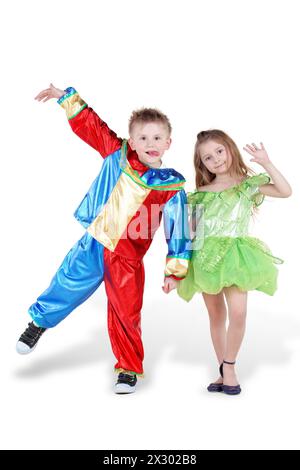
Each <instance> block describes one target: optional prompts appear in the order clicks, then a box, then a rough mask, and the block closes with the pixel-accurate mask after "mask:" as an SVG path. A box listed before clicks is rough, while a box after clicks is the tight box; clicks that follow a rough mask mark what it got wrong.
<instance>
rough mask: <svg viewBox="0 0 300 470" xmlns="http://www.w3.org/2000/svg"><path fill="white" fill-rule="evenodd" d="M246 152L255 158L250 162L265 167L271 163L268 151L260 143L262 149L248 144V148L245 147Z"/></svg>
mask: <svg viewBox="0 0 300 470" xmlns="http://www.w3.org/2000/svg"><path fill="white" fill-rule="evenodd" d="M243 149H244V150H246V152H248V153H249V154H250V155H252V157H253V158H251V159H250V162H255V163H258V164H259V165H262V166H265V165H267V164H268V163H271V160H270V159H269V156H268V154H267V151H266V149H265V147H264V145H263V143H262V142H261V143H260V148H259V147H257V145H256V144H254V143H252V144H251V145H249V144H247V145H246V147H243Z"/></svg>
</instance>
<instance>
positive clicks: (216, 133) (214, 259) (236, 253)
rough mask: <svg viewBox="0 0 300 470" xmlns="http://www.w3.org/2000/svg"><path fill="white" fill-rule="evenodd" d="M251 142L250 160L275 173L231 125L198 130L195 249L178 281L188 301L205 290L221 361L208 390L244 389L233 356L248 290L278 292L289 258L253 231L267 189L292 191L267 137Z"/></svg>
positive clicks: (272, 192)
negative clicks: (238, 140) (228, 130)
mask: <svg viewBox="0 0 300 470" xmlns="http://www.w3.org/2000/svg"><path fill="white" fill-rule="evenodd" d="M244 150H245V151H246V152H248V153H249V154H250V155H251V156H252V159H251V160H250V161H252V162H256V163H258V164H259V165H261V166H262V167H263V169H264V170H265V171H266V172H267V173H268V174H269V175H270V176H268V175H267V174H266V173H261V174H259V175H254V172H253V171H252V170H250V169H249V168H248V167H247V166H246V164H245V163H244V161H243V159H242V157H241V154H240V152H239V150H238V148H237V146H236V144H235V143H234V142H233V140H232V139H231V138H230V137H229V136H228V135H227V134H225V133H224V132H222V131H220V130H209V131H203V132H200V133H199V134H198V135H197V142H196V146H195V153H194V166H195V170H196V188H197V189H196V191H195V192H193V193H191V194H189V203H190V205H191V207H192V218H191V222H192V224H191V225H192V232H194V233H192V238H193V250H194V251H193V256H192V260H191V264H190V268H189V271H188V275H187V277H186V278H185V279H184V280H182V281H181V282H180V283H179V285H178V294H179V295H180V296H181V297H182V298H183V299H185V300H186V301H189V300H191V298H192V297H193V295H194V294H195V293H196V292H202V295H203V298H204V302H205V304H206V307H207V310H208V314H209V319H210V331H211V337H212V342H213V346H214V349H215V352H216V355H217V358H218V361H219V364H220V368H219V370H220V377H219V379H218V380H217V381H216V382H214V383H212V384H210V385H209V386H208V391H210V392H224V393H226V394H229V395H237V394H239V393H240V392H241V387H240V385H239V384H238V381H237V378H236V374H235V369H234V364H235V360H236V356H237V354H238V351H239V349H240V346H241V343H242V340H243V336H244V332H245V321H246V311H247V292H248V291H249V290H254V289H256V290H259V291H262V292H265V293H266V294H269V295H273V294H274V292H275V290H276V279H277V268H276V267H275V264H279V263H282V262H283V261H282V260H280V259H279V258H276V257H274V256H273V255H272V254H271V252H270V250H269V249H268V247H267V246H266V245H265V244H264V243H263V242H261V241H260V240H258V239H257V238H253V237H250V236H248V225H249V220H250V216H251V214H252V213H253V211H255V209H256V207H258V206H259V205H260V204H261V203H262V202H263V200H264V196H272V197H289V196H290V195H291V194H292V190H291V187H290V185H289V183H288V182H287V181H286V179H285V178H284V177H283V175H282V174H281V173H280V172H279V171H278V170H277V168H275V166H274V165H273V163H272V162H271V161H270V159H269V157H268V154H267V152H266V150H265V148H264V146H263V144H262V143H261V144H260V147H258V146H256V145H255V144H254V143H252V145H247V146H246V147H244ZM270 177H271V178H272V181H273V183H270ZM225 300H226V303H227V308H228V319H229V324H228V329H227V331H226V318H227V309H226V304H225Z"/></svg>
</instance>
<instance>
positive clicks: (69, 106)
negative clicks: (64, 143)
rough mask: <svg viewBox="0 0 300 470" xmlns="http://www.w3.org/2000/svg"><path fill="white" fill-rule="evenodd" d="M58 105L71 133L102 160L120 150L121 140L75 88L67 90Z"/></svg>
mask: <svg viewBox="0 0 300 470" xmlns="http://www.w3.org/2000/svg"><path fill="white" fill-rule="evenodd" d="M58 104H59V105H60V106H61V107H62V108H64V109H65V111H66V115H67V118H68V120H69V123H70V126H71V128H72V130H73V132H75V134H77V135H78V137H80V138H81V139H82V140H84V142H86V143H87V144H89V145H90V146H91V147H93V148H94V149H95V150H97V151H98V152H99V153H100V154H101V155H102V157H103V158H105V157H107V156H108V155H110V154H111V153H113V152H115V151H116V150H118V149H119V148H121V146H122V139H120V138H118V137H117V135H116V133H115V132H113V131H112V130H111V129H110V128H109V127H108V126H107V124H106V123H105V122H104V121H102V119H100V117H99V116H98V115H97V114H96V113H95V111H93V109H92V108H89V107H88V105H87V104H86V103H85V101H83V99H82V98H81V97H80V96H79V94H78V92H77V91H76V90H75V88H73V87H69V88H67V89H66V90H65V94H64V95H63V96H62V97H61V98H60V99H59V100H58Z"/></svg>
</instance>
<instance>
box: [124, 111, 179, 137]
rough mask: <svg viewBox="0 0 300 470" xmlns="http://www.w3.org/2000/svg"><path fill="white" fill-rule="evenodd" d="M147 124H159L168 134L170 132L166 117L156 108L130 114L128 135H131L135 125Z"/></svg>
mask: <svg viewBox="0 0 300 470" xmlns="http://www.w3.org/2000/svg"><path fill="white" fill-rule="evenodd" d="M149 122H160V123H161V124H164V125H165V126H166V127H167V129H168V131H169V133H170V134H171V132H172V126H171V123H170V120H169V118H168V116H166V115H165V114H164V113H162V112H161V111H160V110H159V109H156V108H140V109H136V110H135V111H133V112H132V114H131V116H130V119H129V135H131V133H132V130H133V126H134V125H135V124H147V123H149Z"/></svg>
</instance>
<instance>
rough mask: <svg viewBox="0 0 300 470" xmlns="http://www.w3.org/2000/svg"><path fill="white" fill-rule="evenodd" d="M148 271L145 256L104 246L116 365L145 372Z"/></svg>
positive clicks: (109, 313)
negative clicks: (131, 256) (143, 317)
mask: <svg viewBox="0 0 300 470" xmlns="http://www.w3.org/2000/svg"><path fill="white" fill-rule="evenodd" d="M144 281H145V272H144V264H143V261H142V260H129V259H126V258H123V257H122V256H119V255H117V254H115V253H113V252H111V251H109V250H108V249H106V248H104V283H105V290H106V294H107V299H108V332H109V336H110V341H111V346H112V350H113V353H114V355H115V356H116V358H117V361H118V362H117V363H116V365H115V368H116V369H123V370H124V371H131V372H135V373H137V374H142V373H143V359H144V349H143V343H142V338H141V309H142V305H143V292H144Z"/></svg>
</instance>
